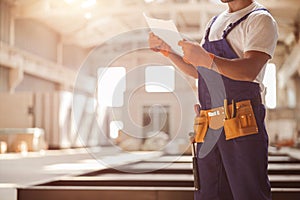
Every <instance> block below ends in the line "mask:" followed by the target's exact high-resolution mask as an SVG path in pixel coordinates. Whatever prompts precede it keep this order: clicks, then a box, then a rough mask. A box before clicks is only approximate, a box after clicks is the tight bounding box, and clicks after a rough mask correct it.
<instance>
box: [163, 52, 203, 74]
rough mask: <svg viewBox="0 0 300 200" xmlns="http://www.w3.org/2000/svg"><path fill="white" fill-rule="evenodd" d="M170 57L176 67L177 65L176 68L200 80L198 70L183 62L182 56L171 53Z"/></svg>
mask: <svg viewBox="0 0 300 200" xmlns="http://www.w3.org/2000/svg"><path fill="white" fill-rule="evenodd" d="M168 57H169V59H170V60H171V61H172V63H174V65H176V67H177V68H178V69H180V71H182V72H183V73H185V74H187V75H189V76H191V77H193V78H195V79H197V78H198V72H197V69H196V68H195V67H194V66H193V65H191V64H187V63H186V62H185V61H183V59H182V57H181V56H179V55H177V54H173V53H171V54H169V56H168Z"/></svg>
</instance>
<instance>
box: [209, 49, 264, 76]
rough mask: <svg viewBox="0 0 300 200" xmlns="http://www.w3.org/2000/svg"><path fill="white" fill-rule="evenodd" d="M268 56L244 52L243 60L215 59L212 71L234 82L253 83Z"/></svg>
mask: <svg viewBox="0 0 300 200" xmlns="http://www.w3.org/2000/svg"><path fill="white" fill-rule="evenodd" d="M269 58H270V56H269V55H268V54H265V53H262V52H254V51H252V52H246V53H245V55H244V58H241V59H233V60H231V59H226V58H221V57H215V59H214V63H213V66H212V69H213V70H215V71H217V72H218V73H220V74H222V75H224V76H227V77H229V78H231V79H234V80H241V81H253V80H254V79H255V78H256V76H257V75H258V74H259V72H260V71H261V69H262V68H263V67H264V65H265V64H266V63H267V62H268V59H269Z"/></svg>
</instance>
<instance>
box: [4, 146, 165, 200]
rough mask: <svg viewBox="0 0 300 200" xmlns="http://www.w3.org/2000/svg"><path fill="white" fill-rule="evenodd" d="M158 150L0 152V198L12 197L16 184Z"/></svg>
mask: <svg viewBox="0 0 300 200" xmlns="http://www.w3.org/2000/svg"><path fill="white" fill-rule="evenodd" d="M161 154H162V152H130V153H128V152H122V151H120V150H118V149H117V148H115V147H102V148H100V147H99V148H93V149H66V150H52V151H42V152H30V153H28V154H27V155H22V154H12V153H11V154H0V197H1V198H0V199H1V200H16V199H17V191H16V188H17V187H26V186H32V185H36V184H40V183H44V182H49V181H52V180H56V179H58V178H61V177H63V176H70V175H74V176H75V175H79V174H83V173H87V172H92V171H95V170H100V169H104V168H108V167H112V166H117V165H122V164H128V163H132V162H137V161H142V160H145V159H151V158H154V157H158V156H160V155H161Z"/></svg>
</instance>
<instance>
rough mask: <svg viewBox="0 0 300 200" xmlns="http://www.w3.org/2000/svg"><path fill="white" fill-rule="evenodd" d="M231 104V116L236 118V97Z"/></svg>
mask: <svg viewBox="0 0 300 200" xmlns="http://www.w3.org/2000/svg"><path fill="white" fill-rule="evenodd" d="M231 106H232V110H231V111H232V112H231V118H235V115H236V105H235V101H234V99H232V100H231Z"/></svg>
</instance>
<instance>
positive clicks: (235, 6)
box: [228, 0, 253, 12]
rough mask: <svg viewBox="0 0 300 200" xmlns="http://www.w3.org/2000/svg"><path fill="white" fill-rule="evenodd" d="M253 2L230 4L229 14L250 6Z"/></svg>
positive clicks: (238, 0)
mask: <svg viewBox="0 0 300 200" xmlns="http://www.w3.org/2000/svg"><path fill="white" fill-rule="evenodd" d="M252 2H253V0H234V1H231V2H229V3H228V6H229V12H236V11H238V10H241V9H243V8H246V7H247V6H249V5H250V4H251V3H252Z"/></svg>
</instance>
